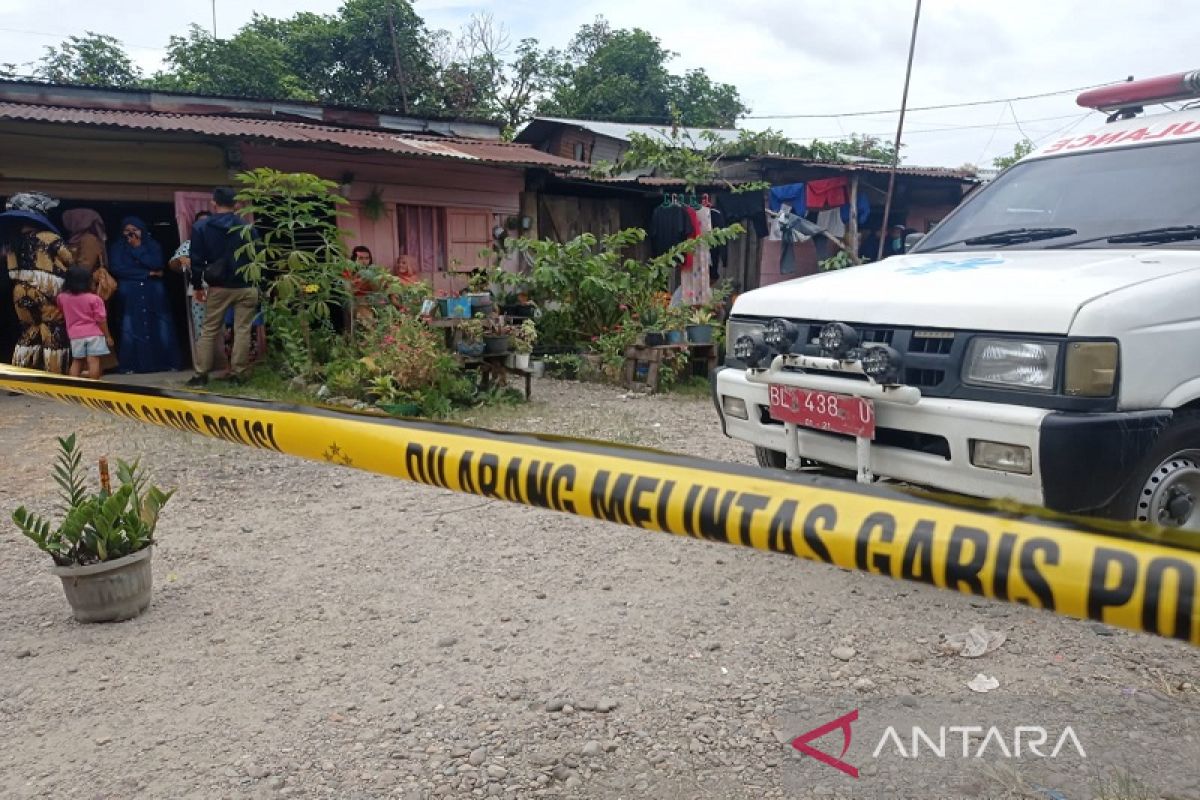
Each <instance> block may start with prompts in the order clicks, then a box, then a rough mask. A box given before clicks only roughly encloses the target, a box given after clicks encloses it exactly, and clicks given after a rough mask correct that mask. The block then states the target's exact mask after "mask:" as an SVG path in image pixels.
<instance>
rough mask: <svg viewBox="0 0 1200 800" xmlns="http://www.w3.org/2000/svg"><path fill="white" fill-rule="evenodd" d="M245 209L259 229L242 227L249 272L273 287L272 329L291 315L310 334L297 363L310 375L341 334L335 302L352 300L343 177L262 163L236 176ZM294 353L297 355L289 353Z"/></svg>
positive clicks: (269, 299)
mask: <svg viewBox="0 0 1200 800" xmlns="http://www.w3.org/2000/svg"><path fill="white" fill-rule="evenodd" d="M237 182H238V183H239V184H240V190H239V192H238V195H237V197H238V200H240V201H241V202H242V203H243V204H244V205H243V207H242V213H243V214H245V215H247V216H250V217H253V219H254V229H255V230H257V231H258V232H259V236H257V237H253V236H252V235H251V228H250V226H245V227H244V228H243V229H242V235H243V237H244V238H245V240H246V244H244V245H243V246H242V247H241V248H240V249H239V252H240V253H244V254H245V255H247V256H248V257H249V263H248V264H246V266H245V267H243V268H242V273H243V275H244V276H245V277H246V279H247V280H248V281H249V282H250V283H254V284H258V285H260V286H264V287H265V288H266V293H265V303H264V305H265V309H264V310H265V312H266V317H267V331H268V332H269V333H270V335H274V331H275V330H276V328H277V327H281V328H286V327H288V318H294V320H295V325H294V326H293V327H294V328H295V329H296V330H297V331H298V332H299V335H300V338H301V339H302V340H303V342H304V360H303V363H292V364H291V365H290V366H292V367H293V368H294V369H295V371H296V373H297V374H300V375H304V376H309V375H311V374H313V373H315V372H316V371H317V368H318V365H320V364H322V363H324V362H325V361H326V360H327V358H328V353H329V350H330V347H331V345H332V342H333V340H334V338H335V334H334V328H333V323H332V314H333V309H334V308H336V307H345V306H346V305H348V303H349V302H350V300H351V292H350V285H349V282H348V279H349V278H351V277H352V275H353V273H352V272H351V271H350V269H351V263H350V259H349V256H348V253H347V249H346V245H345V243H344V241H343V236H344V234H343V232H342V231H341V229H340V228H339V227H338V224H337V221H338V218H339V217H345V216H349V214H348V213H347V212H346V211H344V210H342V208H343V206H345V204H346V199H345V198H343V197H341V196H339V195H338V194H336V193H335V191H334V189H335V188H336V186H337V184H335V183H334V182H333V181H330V180H325V179H323V178H319V177H317V176H316V175H311V174H309V173H306V172H290V173H289V172H280V171H278V170H274V169H270V168H268V167H260V168H257V169H253V170H250V171H248V172H243V173H240V174H239V175H238V176H237ZM289 361H293V362H294V359H293V358H289Z"/></svg>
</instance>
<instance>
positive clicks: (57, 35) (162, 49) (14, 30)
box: [0, 28, 167, 53]
mask: <svg viewBox="0 0 1200 800" xmlns="http://www.w3.org/2000/svg"><path fill="white" fill-rule="evenodd" d="M0 31H4V32H5V33H20V34H24V35H26V36H42V37H45V38H49V39H58V40H59V41H60V42H65V41H66V40H67V39H69V38H70V35H64V34H62V33H51V32H49V31H30V30H25V29H23V28H0ZM87 33H91V31H87V32H86V33H85V34H83V35H87ZM76 35H78V34H76ZM114 38H115V37H114ZM119 41H120V43H121V46H122V47H132V48H133V49H134V50H153V51H154V52H156V53H165V52H167V48H165V47H150V46H149V45H145V44H131V43H129V42H126V41H125V40H123V39H122V40H119Z"/></svg>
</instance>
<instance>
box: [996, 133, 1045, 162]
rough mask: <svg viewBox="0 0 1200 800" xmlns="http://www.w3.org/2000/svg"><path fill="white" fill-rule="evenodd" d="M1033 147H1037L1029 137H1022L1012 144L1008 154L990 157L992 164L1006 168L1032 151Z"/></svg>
mask: <svg viewBox="0 0 1200 800" xmlns="http://www.w3.org/2000/svg"><path fill="white" fill-rule="evenodd" d="M1035 147H1037V145H1035V144H1034V143H1033V142H1031V141H1030V140H1029V139H1022V140H1021V141H1019V142H1017V143H1016V144H1014V145H1013V149H1012V152H1011V153H1010V154H1008V155H1006V156H998V157H996V158H994V159H992V166H993V167H995V168H996V169H1008V168H1009V167H1011V166H1012V165H1013V164H1015V163H1017V162H1018V161H1020V160H1021V159H1022V158H1024V157H1025V156H1027V155H1029V154H1030V153H1032V152H1033V150H1034V148H1035Z"/></svg>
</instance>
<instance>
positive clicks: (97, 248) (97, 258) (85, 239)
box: [63, 208, 117, 303]
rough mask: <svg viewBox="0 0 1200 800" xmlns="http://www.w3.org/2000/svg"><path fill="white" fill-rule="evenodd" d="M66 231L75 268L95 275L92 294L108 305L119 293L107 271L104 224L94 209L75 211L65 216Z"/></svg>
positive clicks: (66, 212)
mask: <svg viewBox="0 0 1200 800" xmlns="http://www.w3.org/2000/svg"><path fill="white" fill-rule="evenodd" d="M63 227H64V228H66V230H67V246H68V247H70V248H71V255H72V256H74V257H75V265H76V266H78V267H85V268H86V269H88V270H89V271H90V272H91V273H92V291H94V292H95V293H96V294H97V295H99V296H100V299H101V300H103V301H104V302H106V303H107V302H108V301H109V300H110V299H112V296H113V295H114V294H116V292H117V281H116V279H114V278H113V276H112V274H111V273H110V272H109V271H108V253H107V252H106V250H105V248H106V247H107V244H106V242H107V239H108V235H107V233H106V232H105V229H104V220H103V219H101V217H100V214H99V213H97V212H96V211H95V210H94V209H91V208H72V209H70V210H68V211H65V212H63Z"/></svg>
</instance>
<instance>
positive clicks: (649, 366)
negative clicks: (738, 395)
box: [623, 343, 717, 392]
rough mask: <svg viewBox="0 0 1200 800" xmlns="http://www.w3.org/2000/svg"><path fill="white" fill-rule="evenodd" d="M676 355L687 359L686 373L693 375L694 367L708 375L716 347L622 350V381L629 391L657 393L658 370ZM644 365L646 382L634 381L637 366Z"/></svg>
mask: <svg viewBox="0 0 1200 800" xmlns="http://www.w3.org/2000/svg"><path fill="white" fill-rule="evenodd" d="M679 353H686V354H687V357H688V372H689V373H692V374H695V372H696V368H697V367H702V368H703V373H702V374H704V375H708V374H709V373H710V372H712V371H713V370H714V369H716V367H717V346H716V345H715V344H692V343H688V344H664V345H658V346H655V347H647V346H645V345H633V346H631V347H627V348H625V365H624V370H623V372H624V375H623V377H624V380H625V386H626V387H627V388H630V389H636V388H640V387H645V388H648V389H649V390H650V391H651V392H657V391H658V388H659V387H658V380H659V377H658V370H659V367H660V366H662V363H663V362H664V361H666V360H668V359H670V358H672V357H674V356H675V355H678V354H679ZM642 364H645V365H646V379H645V380H644V381H642V380H639V379H638V372H639V371H640V370H639V367H640V365H642Z"/></svg>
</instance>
